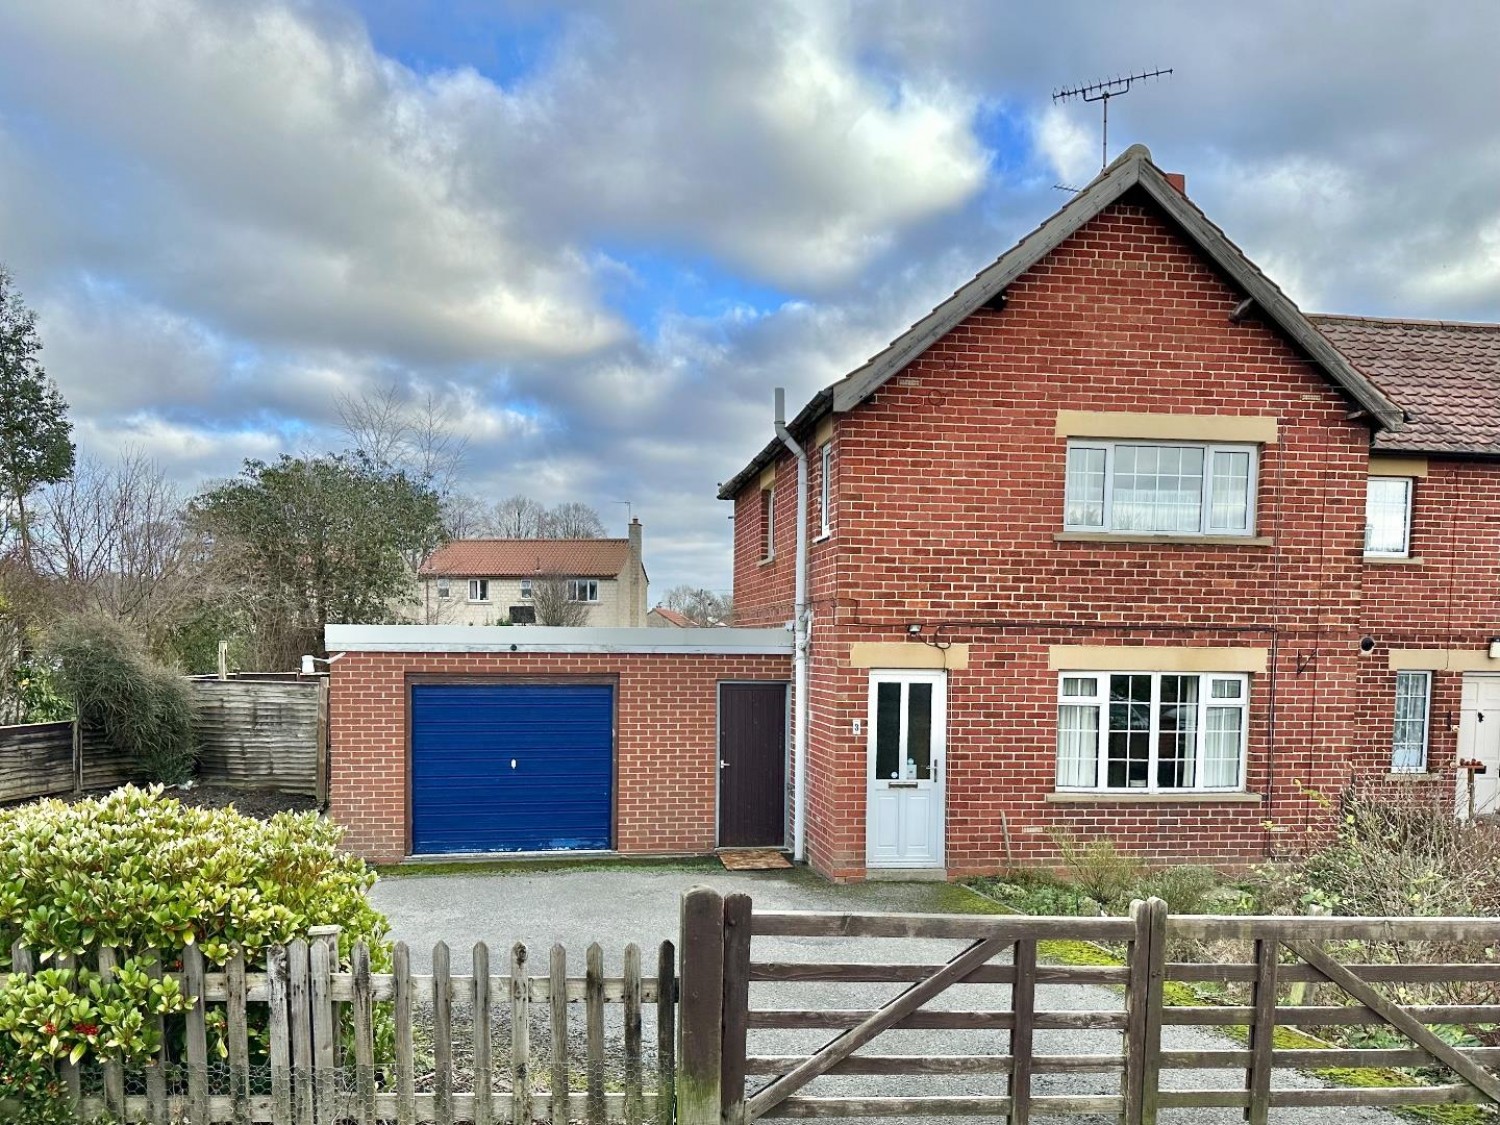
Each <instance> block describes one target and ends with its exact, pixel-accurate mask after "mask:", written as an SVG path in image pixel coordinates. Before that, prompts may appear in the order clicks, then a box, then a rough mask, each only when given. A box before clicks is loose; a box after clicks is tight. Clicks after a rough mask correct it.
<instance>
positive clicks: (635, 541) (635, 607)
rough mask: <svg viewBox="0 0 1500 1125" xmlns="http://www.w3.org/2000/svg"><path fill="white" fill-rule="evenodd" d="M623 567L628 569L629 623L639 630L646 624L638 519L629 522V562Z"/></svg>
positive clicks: (644, 567) (644, 581)
mask: <svg viewBox="0 0 1500 1125" xmlns="http://www.w3.org/2000/svg"><path fill="white" fill-rule="evenodd" d="M625 565H626V566H628V567H629V568H630V581H629V582H628V583H627V584H626V591H627V596H628V597H629V598H630V617H629V621H630V624H631V625H632V626H635V627H637V628H639V627H641V626H644V625H645V624H646V564H645V563H643V562H642V561H641V521H640V520H639V519H632V520H631V521H630V561H629V562H627V563H626V564H625Z"/></svg>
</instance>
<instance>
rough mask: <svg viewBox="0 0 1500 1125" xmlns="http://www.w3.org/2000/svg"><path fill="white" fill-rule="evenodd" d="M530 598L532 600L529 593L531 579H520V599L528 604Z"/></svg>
mask: <svg viewBox="0 0 1500 1125" xmlns="http://www.w3.org/2000/svg"><path fill="white" fill-rule="evenodd" d="M531 598H532V593H531V579H529V578H523V579H521V599H522V600H523V601H528V602H529V601H531Z"/></svg>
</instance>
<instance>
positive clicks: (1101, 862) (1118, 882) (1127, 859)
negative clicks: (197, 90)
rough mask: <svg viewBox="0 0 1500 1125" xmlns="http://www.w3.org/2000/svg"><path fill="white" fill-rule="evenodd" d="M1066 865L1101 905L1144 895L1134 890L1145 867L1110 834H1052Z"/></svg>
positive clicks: (1075, 879)
mask: <svg viewBox="0 0 1500 1125" xmlns="http://www.w3.org/2000/svg"><path fill="white" fill-rule="evenodd" d="M1053 840H1054V841H1055V842H1056V843H1057V850H1058V853H1059V854H1060V855H1061V857H1062V861H1063V866H1064V867H1066V868H1067V870H1068V874H1069V877H1070V878H1071V879H1072V881H1073V882H1074V883H1075V884H1077V886H1078V887H1080V888H1081V889H1082V890H1083V891H1084V893H1085V894H1087V895H1088V896H1089V897H1090V898H1092V899H1093V900H1094V901H1095V902H1097V903H1099V904H1100V905H1101V906H1110V905H1111V904H1117V903H1120V902H1122V901H1123V902H1126V903H1128V902H1129V901H1130V899H1131V898H1138V897H1141V896H1139V895H1137V894H1136V893H1135V891H1136V887H1137V886H1139V885H1140V882H1141V879H1142V878H1143V877H1144V876H1145V874H1146V868H1145V865H1144V864H1143V863H1141V861H1140V860H1138V859H1136V858H1135V856H1133V855H1130V854H1129V853H1127V852H1122V851H1121V850H1120V849H1119V848H1118V847H1116V846H1115V842H1114V841H1113V840H1111V839H1110V838H1109V837H1107V836H1096V837H1094V838H1093V839H1092V840H1088V841H1083V840H1080V839H1078V837H1076V836H1073V835H1070V834H1069V833H1067V832H1057V833H1054V834H1053Z"/></svg>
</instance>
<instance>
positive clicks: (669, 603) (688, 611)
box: [661, 586, 734, 625]
mask: <svg viewBox="0 0 1500 1125" xmlns="http://www.w3.org/2000/svg"><path fill="white" fill-rule="evenodd" d="M661 604H662V605H664V606H666V607H667V608H668V609H675V610H676V611H677V612H678V613H680V614H682V615H683V616H684V617H686V618H688V619H689V620H691V621H695V622H697V623H698V624H699V625H731V624H733V623H734V598H733V597H731V596H730V595H729V594H716V593H714V592H713V591H712V590H705V589H703V588H702V587H701V586H674V587H672V589H670V590H668V591H667V593H666V595H665V596H664V597H663V598H662V600H661Z"/></svg>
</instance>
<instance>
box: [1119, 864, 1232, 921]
mask: <svg viewBox="0 0 1500 1125" xmlns="http://www.w3.org/2000/svg"><path fill="white" fill-rule="evenodd" d="M1153 895H1154V896H1155V897H1157V898H1159V899H1162V900H1163V901H1165V902H1166V904H1167V909H1168V910H1170V911H1171V912H1172V913H1173V914H1243V913H1245V912H1246V911H1247V909H1248V908H1249V906H1250V905H1251V899H1250V898H1249V896H1247V895H1246V894H1245V892H1244V891H1242V890H1241V889H1240V888H1239V887H1236V886H1233V885H1232V884H1228V883H1226V882H1225V881H1224V877H1223V876H1222V875H1220V874H1219V873H1218V872H1217V871H1215V870H1214V869H1213V868H1212V867H1199V866H1194V865H1192V864H1187V865H1180V866H1174V867H1163V868H1160V869H1159V870H1156V871H1153V872H1151V873H1150V874H1149V875H1147V876H1146V877H1145V878H1144V879H1142V880H1141V881H1140V883H1139V884H1138V885H1137V886H1136V888H1135V890H1134V891H1133V893H1132V895H1131V897H1133V898H1150V897H1152V896H1153Z"/></svg>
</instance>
